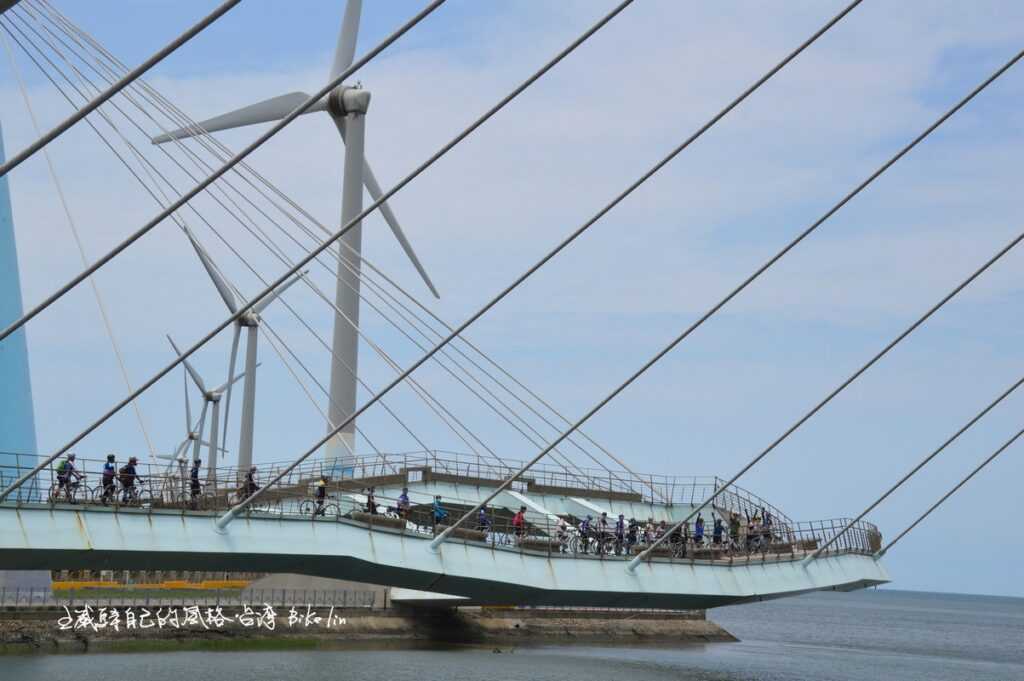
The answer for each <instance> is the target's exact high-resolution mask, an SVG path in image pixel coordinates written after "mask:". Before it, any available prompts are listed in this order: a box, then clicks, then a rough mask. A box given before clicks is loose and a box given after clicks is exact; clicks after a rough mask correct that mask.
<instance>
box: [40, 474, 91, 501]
mask: <svg viewBox="0 0 1024 681" xmlns="http://www.w3.org/2000/svg"><path fill="white" fill-rule="evenodd" d="M84 483H85V476H84V475H83V476H81V477H79V478H76V479H75V480H64V481H61V480H60V479H59V478H58V479H57V481H56V482H55V483H53V484H52V485H50V492H49V494H48V495H47V497H46V501H47V502H48V503H51V504H56V503H58V502H59V501H60V497H61V493H62V492H63V494H64V498H65V499H66V500H67V502H68V503H69V504H77V503H78V501H76V499H75V497H76V496H78V494H79V492H78V488H79V487H82V485H83V484H84ZM81 494H82V501H84V502H85V503H89V488H88V487H85V488H83V489H82V492H81Z"/></svg>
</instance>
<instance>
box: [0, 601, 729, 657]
mask: <svg viewBox="0 0 1024 681" xmlns="http://www.w3.org/2000/svg"><path fill="white" fill-rule="evenodd" d="M127 614H128V613H127V611H126V610H121V611H120V612H119V613H118V614H117V616H116V617H115V618H113V619H112V618H111V617H109V615H110V613H109V612H108V613H107V617H106V618H105V625H106V626H103V627H99V626H97V627H95V628H94V627H93V626H91V625H88V624H86V623H84V622H82V621H81V620H80V619H79V617H78V615H76V613H75V611H74V610H73V609H72V611H71V618H74V619H70V618H69V616H68V615H67V613H66V612H65V610H64V609H63V608H59V609H38V608H37V609H31V610H30V609H21V610H9V611H6V612H0V652H4V653H15V654H17V653H31V652H87V651H146V650H154V651H155V650H159V651H166V650H197V649H198V650H204V649H207V650H208V649H263V648H266V649H274V648H331V647H344V646H356V647H374V646H378V645H418V644H487V645H492V644H493V645H496V646H502V645H505V646H508V645H550V644H566V643H572V642H586V643H591V644H595V643H596V644H599V643H615V644H624V643H643V642H652V643H653V642H659V643H703V642H710V641H735V640H736V639H735V638H734V637H733V636H732V635H731V634H729V633H728V632H727V631H725V630H724V629H722V628H721V627H719V626H718V625H716V624H715V623H714V622H710V621H708V620H706V619H705V618H704V613H703V612H690V613H654V612H635V611H621V612H616V611H574V610H518V609H508V610H499V609H477V608H460V609H458V610H454V609H453V610H411V609H403V608H389V609H384V610H368V609H365V608H354V609H343V610H342V609H335V610H334V611H332V612H330V614H328V611H326V610H323V609H321V610H320V611H319V613H318V616H320V617H321V618H322V619H321V621H319V622H316V621H313V622H310V621H307V620H306V619H305V618H306V616H307V615H308V613H307V612H306V611H305V609H304V608H303V609H299V610H297V611H294V612H292V613H289V611H288V609H287V608H285V609H278V610H277V612H276V614H277V617H275V618H273V629H270V628H269V626H268V624H269V623H270V622H269V621H268V619H267V618H263V619H260V612H259V609H256V611H255V613H251V614H250V616H249V619H248V620H247V619H245V617H246V615H245V614H244V612H243V610H242V609H240V608H224V610H223V614H224V616H225V618H226V619H227V620H228V621H224V622H220V623H218V624H219V626H211V623H209V622H206V623H200V624H197V623H196V622H195V621H192V622H190V623H187V624H186V623H185V618H184V616H183V613H181V612H179V613H178V615H177V616H176V620H175V622H176V624H175V623H172V621H171V620H170V619H169V617H168V616H169V612H168V611H163V612H162V613H158V612H157V611H155V610H154V611H152V612H150V613H149V614H148V615H147V616H146V617H147V619H145V620H143V619H142V617H141V616H142V612H141V611H140V609H139V608H136V609H135V611H134V613H133V615H132V616H131V618H129V617H128V616H127ZM158 616H159V617H164V618H168V619H166V620H164V621H163V624H162V626H158V623H157V617H158ZM240 616H241V617H240ZM90 617H91V619H92V622H93V623H94V624H97V623H98V617H99V613H98V612H96V613H92V614H91V616H90ZM129 619H131V620H132V623H133V626H131V627H130V628H129V626H128V624H127V622H128V620H129ZM239 619H241V620H242V622H240V621H239ZM115 620H116V621H117V622H118V628H117V629H116V630H115V629H113V628H112V627H111V626H110V623H111V622H112V621H115ZM243 622H248V625H246V624H244V623H243ZM143 623H145V625H146V626H142V624H143ZM62 625H63V628H62Z"/></svg>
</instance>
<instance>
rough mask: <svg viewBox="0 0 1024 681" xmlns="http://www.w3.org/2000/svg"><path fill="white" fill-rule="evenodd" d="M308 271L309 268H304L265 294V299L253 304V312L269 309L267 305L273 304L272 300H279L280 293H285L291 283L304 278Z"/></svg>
mask: <svg viewBox="0 0 1024 681" xmlns="http://www.w3.org/2000/svg"><path fill="white" fill-rule="evenodd" d="M308 273H309V270H304V271H302V272H299V273H298V274H296V275H295V276H294V277H292V278H291V279H289V280H288V281H286V282H284V283H283V284H281V285H280V286H278V287H277V288H276V289H274V290H273V291H271V292H270V293H268V294H267V295H265V296H264V297H263V299H262V300H260V302H258V303H256V304H255V305H253V307H252V310H253V312H255V313H256V314H260V313H261V312H263V311H264V310H266V309H267V306H268V305H270V304H271V303H272V302H274V301H275V300H277V298H278V297H279V296H280V295H281V294H282V293H284V292H285V291H287V290H288V288H289V287H291V285H292V284H294V283H295V282H297V281H298V280H299V279H302V278H303V277H304V276H306V275H307V274H308Z"/></svg>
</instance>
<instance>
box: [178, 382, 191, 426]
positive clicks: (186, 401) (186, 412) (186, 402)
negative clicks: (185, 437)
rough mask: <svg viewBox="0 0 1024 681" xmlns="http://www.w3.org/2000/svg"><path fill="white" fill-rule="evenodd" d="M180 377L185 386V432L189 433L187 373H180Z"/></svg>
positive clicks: (189, 403)
mask: <svg viewBox="0 0 1024 681" xmlns="http://www.w3.org/2000/svg"><path fill="white" fill-rule="evenodd" d="M181 377H182V379H183V381H182V384H183V385H184V386H185V432H186V433H191V432H192V430H191V428H192V402H191V401H190V400H189V399H188V371H187V370H185V371H183V372H182V374H181Z"/></svg>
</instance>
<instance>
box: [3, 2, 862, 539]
mask: <svg viewBox="0 0 1024 681" xmlns="http://www.w3.org/2000/svg"><path fill="white" fill-rule="evenodd" d="M862 1H863V0H856V1H855V2H854V3H853V4H851V5H850V7H849V8H847V10H845V11H844V12H843V15H845V14H846V13H847V12H849V11H850V9H852V8H853V7H855V6H856V5H858V4H860V2H862ZM443 2H444V0H434V2H432V3H431V4H430V5H429V6H428V7H427V8H426V9H425V10H424V11H423V12H421V13H420V14H418V15H417V16H416V17H414V18H413V19H412V20H411V21H410V22H407V23H406V24H405V25H404V26H403V27H402V28H400V29H399V30H398V31H397V32H396V33H394V34H392V35H391V36H390V37H389V38H387V39H385V41H384V42H382V43H380V44H379V45H378V46H377V47H376V48H374V49H373V50H371V51H370V52H369V53H368V54H367V56H365V57H363V58H361V59H359V60H357V62H356V63H355V64H353V66H352V67H350V68H349V69H348V70H346V71H345V72H344V73H342V74H341V75H340V76H338V78H337V79H336V80H337V82H341V80H342V79H344V78H347V77H348V76H349V75H350V74H351V72H354V71H355V70H356V69H358V68H359V67H361V66H362V65H363V64H365V63H366V62H367V61H369V59H371V58H372V57H373V56H374V55H376V54H378V53H379V52H380V51H382V50H383V49H384V48H385V47H387V45H389V44H391V43H392V42H394V41H395V40H396V39H397V38H398V37H400V36H401V35H402V34H404V33H405V32H406V31H408V30H409V28H411V27H412V26H414V25H415V24H416V23H418V22H419V21H420V20H421V19H422V18H423V17H425V16H426V15H427V14H429V13H430V12H432V11H433V10H434V9H436V8H437V7H438V6H440V5H441V4H442V3H443ZM632 3H633V0H624V2H622V3H620V4H619V5H618V6H616V7H615V8H614V9H613V10H612V11H611V12H609V13H608V14H606V15H605V16H604V17H602V18H601V19H600V20H599V21H598V22H597V23H595V24H594V25H593V26H591V27H590V28H589V29H587V30H586V31H585V32H584V33H583V34H581V35H580V36H579V37H578V38H576V40H574V41H573V42H572V43H570V44H569V45H568V46H567V47H566V48H564V49H563V50H562V51H561V52H559V53H558V54H557V55H555V57H554V58H552V59H551V60H550V61H548V62H547V63H546V64H544V65H543V66H542V67H540V68H539V69H538V70H537V71H535V72H534V73H533V74H532V75H531V76H530V77H528V78H527V79H526V80H524V81H523V82H522V83H521V84H520V85H518V86H516V87H515V88H514V89H513V90H512V91H511V92H510V93H509V94H507V95H506V96H505V97H503V98H502V99H501V100H499V101H498V103H497V104H495V105H494V106H492V107H491V108H490V109H488V110H487V111H486V112H485V113H484V114H482V115H481V116H480V117H478V118H477V119H476V120H475V121H473V123H471V124H470V125H469V126H468V127H466V128H465V129H464V130H463V131H462V132H460V133H459V134H458V135H456V136H455V137H453V138H452V139H451V140H450V141H449V142H448V143H446V144H445V145H443V146H442V147H441V148H440V149H439V150H438V151H436V152H435V153H434V154H432V155H431V156H430V157H429V158H428V159H427V160H426V161H424V162H423V163H421V164H420V165H419V166H417V167H416V168H415V169H414V170H413V171H412V172H411V173H409V174H408V175H406V176H405V177H404V178H403V179H402V180H401V181H399V183H398V184H396V185H395V186H393V187H392V188H391V189H389V190H387V191H386V192H384V194H383V195H382V196H381V198H380V199H378V200H377V201H375V202H373V203H372V204H371V205H370V206H369V207H368V208H365V209H363V211H362V212H361V213H360V214H359V215H357V216H355V217H354V218H353V219H352V220H350V221H349V222H347V223H346V224H345V225H343V226H342V227H341V229H339V230H338V231H336V232H335V233H334V234H333V235H332V236H331V237H330V238H328V239H326V240H325V241H323V242H322V243H321V244H320V245H319V246H317V247H316V248H315V249H313V250H312V251H311V252H309V253H307V254H306V255H305V256H303V257H302V259H301V260H300V261H299V262H298V263H297V264H296V265H295V266H294V267H292V268H290V269H289V270H288V271H287V272H285V273H284V274H282V275H281V276H280V277H279V278H278V279H277V280H276V281H275V282H274V283H273V285H272V286H270V287H267V288H266V289H264V290H263V291H261V292H260V293H259V295H257V296H255V297H254V298H253V300H252V301H251V302H249V303H248V304H246V305H245V306H244V307H242V308H241V309H239V310H238V311H237V312H236V313H234V314H232V315H230V316H229V317H228V318H227V319H225V320H224V321H222V322H221V323H220V324H217V325H216V326H215V327H214V328H213V329H211V330H210V331H209V332H207V334H206V335H205V336H203V337H202V338H201V339H200V340H199V341H197V342H196V343H194V344H193V345H192V346H191V347H189V348H188V349H186V350H185V351H184V352H183V353H182V354H181V355H180V356H179V357H178V358H176V359H175V360H173V361H172V362H171V363H170V364H168V365H167V366H165V367H164V368H163V369H161V370H160V371H158V372H157V373H156V374H154V375H153V376H151V377H150V378H149V380H147V381H146V382H145V383H143V384H142V385H141V386H139V388H137V389H136V390H135V393H133V394H132V395H129V396H128V397H126V398H125V399H123V400H121V402H119V403H118V404H116V405H114V406H113V407H112V408H111V409H109V410H108V411H107V412H106V413H105V414H103V415H102V416H100V417H99V418H98V419H96V420H95V421H93V422H92V423H91V424H90V425H89V426H87V427H86V428H85V429H84V430H83V431H81V432H79V433H78V435H76V436H75V437H74V438H72V439H71V440H70V441H68V442H67V443H65V444H64V446H62V447H61V448H59V449H58V450H57V451H55V452H54V453H53V454H51V455H50V456H47V457H46V458H45V459H43V461H42V462H41V463H39V464H37V465H36V466H35V468H33V469H32V470H31V471H29V472H28V473H26V474H24V475H23V476H21V477H20V478H18V479H17V480H15V481H14V482H13V483H12V484H11V485H9V486H8V487H7V488H5V489H4V490H3V491H0V501H3V500H4V499H5V498H7V496H8V495H10V493H11V492H13V491H14V490H16V489H18V488H19V487H21V486H22V485H23V484H24V483H25V481H26V480H28V479H29V478H31V477H32V476H34V475H35V474H36V473H38V472H39V471H41V470H42V469H43V468H45V467H46V466H48V465H50V464H51V463H52V462H53V461H55V460H56V459H57V458H58V457H59V456H60V455H61V454H63V453H64V452H66V451H68V450H69V449H70V448H71V447H73V446H74V445H75V444H77V443H78V442H80V441H81V440H82V439H83V438H84V437H86V436H87V435H89V433H91V432H92V431H94V430H95V429H96V428H98V427H99V426H100V425H102V424H103V423H104V422H106V420H107V419H109V418H110V417H111V416H113V415H114V414H116V413H117V412H119V411H120V410H121V409H123V408H124V406H125V405H126V404H128V402H129V401H130V400H133V399H135V398H136V397H138V396H139V395H141V394H142V393H144V392H145V391H146V390H148V389H149V388H150V387H152V386H153V385H155V384H156V382H157V381H159V380H160V379H161V378H163V377H164V376H166V375H167V374H168V373H170V372H171V371H173V370H174V369H175V368H176V367H177V366H178V365H179V364H181V363H182V362H184V361H185V360H186V359H187V358H188V357H190V356H191V355H192V354H193V353H194V352H196V351H197V350H198V349H199V348H200V347H202V346H203V345H205V344H206V343H207V342H209V341H210V340H211V339H212V338H214V337H215V336H216V335H217V334H218V333H220V332H221V331H223V330H224V329H226V328H227V327H228V326H229V325H230V324H232V323H233V322H234V321H236V320H237V319H239V318H240V317H242V316H243V315H244V314H246V313H247V312H248V311H249V308H251V307H252V306H253V305H254V304H255V303H256V302H258V301H259V300H261V299H262V298H264V297H265V296H267V295H268V294H270V293H271V292H272V291H273V290H274V288H276V287H277V286H279V285H281V284H283V283H284V282H285V281H287V280H288V279H289V278H290V277H291V276H292V275H293V274H295V272H297V271H298V270H299V269H301V268H302V267H304V266H305V265H306V264H308V263H309V262H310V261H311V260H313V259H314V258H316V257H317V256H318V255H319V254H320V253H322V252H323V251H325V250H327V249H328V248H330V246H331V245H332V244H333V243H334V242H335V241H337V240H338V239H340V238H341V237H342V236H343V235H344V234H345V233H346V232H347V231H348V230H349V229H351V228H352V227H353V226H354V225H356V224H358V223H359V222H360V221H361V220H362V219H363V218H365V217H366V216H367V215H369V214H370V213H371V212H373V211H374V210H376V209H377V208H378V207H379V206H380V205H381V204H382V203H384V202H385V201H387V200H388V199H390V198H391V197H392V196H394V195H395V194H397V193H398V192H399V191H401V190H402V188H403V187H405V186H406V185H408V184H409V183H410V182H412V181H413V180H414V179H416V178H417V177H418V176H419V175H421V174H422V173H423V172H424V171H426V170H427V168H429V167H430V166H432V165H433V164H434V163H436V162H437V161H438V160H439V159H440V158H442V157H443V156H444V155H446V154H447V153H448V152H449V151H451V150H452V149H453V148H455V147H456V146H457V145H458V144H459V143H461V142H462V141H463V140H464V139H466V138H467V137H468V136H469V135H471V134H472V133H473V132H474V131H475V130H476V129H477V128H479V127H480V126H481V125H483V124H484V123H485V122H487V121H488V120H490V119H491V118H492V117H493V116H494V115H495V114H497V113H498V112H499V111H501V110H502V109H503V108H505V106H506V105H508V104H509V103H510V102H511V101H513V100H514V99H515V98H516V97H518V96H519V95H520V94H521V93H522V92H523V91H525V90H526V89H527V88H528V87H530V85H532V84H533V83H534V82H536V81H537V80H538V79H540V78H541V77H542V76H543V75H544V74H546V73H547V72H548V71H550V70H551V69H552V68H554V67H555V66H556V65H557V64H558V63H559V62H561V61H562V60H563V59H564V58H565V57H567V56H568V55H569V54H571V53H572V52H573V51H575V50H576V48H578V47H579V46H580V45H582V44H583V43H584V42H586V41H587V40H588V39H589V38H590V37H591V36H592V35H594V34H595V33H597V31H599V30H600V29H601V28H602V27H604V26H605V25H606V24H607V23H608V22H609V21H611V20H612V19H613V18H615V17H616V16H617V15H618V14H619V13H620V12H621V11H622V10H624V9H625V8H626V7H628V6H629V5H631V4H632ZM841 16H842V15H841ZM834 22H835V20H833V22H832V23H834ZM334 84H335V82H334V81H332V83H331V84H330V85H329V86H328V88H325V89H324V90H322V91H321V92H319V93H318V94H317V95H314V96H313V97H311V98H310V99H309V100H307V102H306V104H304V105H302V106H300V107H299V108H298V109H296V110H295V111H293V112H292V113H291V114H289V115H288V116H287V117H286V118H285V119H283V120H282V121H281V122H280V123H279V124H278V125H276V126H274V128H272V129H271V131H269V132H268V133H266V134H264V135H263V136H261V137H260V138H259V139H258V140H257V141H256V142H254V143H253V144H250V145H249V147H247V148H246V149H245V150H243V151H242V152H240V154H238V155H236V156H235V157H233V160H232V162H230V163H229V164H226V165H225V166H223V167H222V168H221V169H220V170H219V171H218V173H219V174H223V173H224V172H227V170H229V169H230V167H233V165H234V164H236V163H237V162H238V161H240V160H241V159H242V158H244V157H245V156H246V155H248V154H249V153H251V151H252V150H253V149H255V148H256V147H258V146H259V144H262V142H263V141H265V140H266V139H269V137H270V136H272V135H273V134H275V133H276V131H277V130H280V128H282V127H284V125H287V124H288V123H290V122H291V121H292V120H294V119H295V117H297V116H298V115H300V114H301V113H302V112H303V111H304V110H305V109H307V108H309V107H310V106H312V104H313V103H314V102H315V101H317V100H318V99H319V98H322V97H323V95H324V94H325V93H326V91H327V90H329V88H330V87H333V86H334ZM661 165H664V164H663V163H662V164H661ZM218 176H219V175H218ZM215 179H216V177H212V178H207V180H205V181H204V183H203V184H202V185H200V186H197V187H195V188H193V189H192V190H191V191H190V192H188V194H186V195H185V196H182V197H181V198H179V199H178V201H176V202H175V204H173V205H172V206H170V207H169V208H168V209H165V210H164V211H163V212H162V213H160V214H159V215H158V216H157V217H156V218H154V219H153V220H152V221H150V223H148V224H147V225H146V226H143V227H142V228H141V229H140V230H139V231H138V232H136V235H135V236H133V237H132V238H130V239H129V240H126V241H125V242H122V244H121V245H120V246H118V247H117V248H115V249H114V250H112V251H110V252H108V253H107V255H106V256H104V262H107V261H109V260H110V259H112V258H113V257H114V256H116V255H117V253H119V252H120V251H122V250H124V248H127V246H129V245H130V244H131V242H132V241H134V240H135V239H137V238H138V237H141V236H142V235H143V234H145V233H146V231H148V230H149V229H152V227H153V226H154V225H156V224H157V223H158V222H160V221H161V220H163V218H165V217H166V216H168V215H170V214H171V213H173V212H174V211H175V210H177V209H178V208H179V207H180V206H181V205H184V204H185V203H186V202H188V200H189V199H191V198H192V197H193V196H195V195H196V194H197V193H199V192H200V191H202V189H203V188H205V186H206V185H208V184H209V183H210V182H212V181H213V180H215ZM634 188H635V187H634ZM620 200H621V199H620ZM610 208H611V207H609V208H608V210H610ZM605 212H607V210H606V211H605ZM583 231H584V229H580V230H579V231H578V233H577V234H576V235H577V236H578V234H580V233H582V232H583ZM572 238H575V237H572ZM572 238H570V239H569V240H568V241H566V242H563V244H562V246H561V247H559V249H558V250H561V248H563V247H564V246H566V245H568V243H569V242H571V240H572ZM555 253H557V251H555V252H552V253H551V254H550V255H549V256H548V258H546V259H545V260H544V261H543V262H546V261H547V260H549V259H550V258H551V257H553V256H554V255H555ZM543 262H541V263H538V265H537V266H536V268H539V267H540V266H541V265H542V264H543ZM93 271H95V270H93ZM90 274H91V272H83V273H82V274H81V275H79V277H76V279H75V280H74V281H72V282H70V283H69V284H68V285H66V286H65V287H64V292H65V293H66V291H67V290H70V288H73V287H74V285H75V284H76V283H77V282H78V281H80V277H83V276H89V275H90ZM527 276H529V275H527ZM523 279H525V277H524V278H523ZM521 281H522V280H520V281H518V282H516V284H515V286H517V285H518V284H519V283H521ZM513 288H514V286H513ZM510 290H511V288H510V289H508V290H506V292H505V294H507V293H508V292H509V291H510ZM505 294H502V297H503V296H504V295H505ZM62 295H63V293H61V292H58V293H56V294H54V295H53V296H51V299H50V301H49V302H47V303H44V304H41V305H40V306H38V308H37V311H36V313H35V314H38V312H39V311H41V310H42V309H45V307H46V306H48V305H50V304H52V303H53V302H54V301H55V300H57V299H58V298H60V297H61V296H62ZM496 302H497V300H495V301H493V302H492V305H493V304H494V303H496ZM484 312H486V309H485V310H482V311H480V312H479V313H478V314H477V315H476V317H474V319H475V318H477V317H479V316H480V315H482V314H483V313H484ZM31 316H34V314H33V315H31ZM31 316H23V317H22V319H21V320H19V321H18V322H16V323H15V324H14V325H12V326H11V327H9V328H8V329H7V330H6V331H4V332H3V333H0V340H3V338H5V337H6V336H7V335H9V334H10V333H11V332H13V331H15V330H17V329H18V328H20V327H21V326H22V325H23V324H24V323H25V322H26V321H28V319H30V318H31ZM470 323H472V320H470V322H469V323H466V324H465V325H464V326H465V327H468V326H469V324H470ZM426 359H427V358H423V359H421V361H420V362H419V363H418V364H422V362H423V361H426ZM418 364H417V366H418ZM413 369H415V367H413ZM411 371H412V370H408V371H407V372H406V374H405V375H404V376H401V377H399V379H397V380H396V381H394V382H392V384H390V385H389V387H388V390H390V389H391V388H393V387H394V386H395V385H397V383H399V382H401V380H404V378H405V376H407V375H408V374H409V373H411ZM381 394H382V393H378V396H379V395H381ZM375 400H376V398H375ZM366 406H369V405H364V408H363V409H361V410H360V412H359V413H361V412H362V411H365V407H366ZM355 416H358V414H355V415H353V416H351V417H350V418H349V421H351V420H354V418H355ZM345 425H347V423H346V424H343V425H342V426H341V427H342V428H343V427H345ZM338 430H339V431H340V428H339V429H338ZM333 435H334V433H331V434H330V435H329V436H328V438H326V439H330V437H333ZM325 441H326V440H325ZM293 469H294V466H292V467H291V468H290V469H289V470H293ZM264 489H265V487H264ZM225 524H226V523H225Z"/></svg>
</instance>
